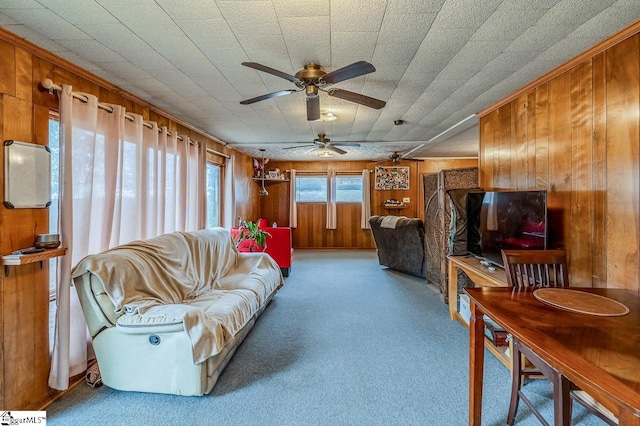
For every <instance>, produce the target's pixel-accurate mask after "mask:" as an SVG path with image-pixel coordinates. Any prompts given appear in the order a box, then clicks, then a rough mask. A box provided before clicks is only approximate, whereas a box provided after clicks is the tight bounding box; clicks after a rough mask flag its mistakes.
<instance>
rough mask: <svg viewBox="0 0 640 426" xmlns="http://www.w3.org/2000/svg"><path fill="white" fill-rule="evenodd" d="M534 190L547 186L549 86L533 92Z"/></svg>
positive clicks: (545, 85) (546, 85) (546, 84)
mask: <svg viewBox="0 0 640 426" xmlns="http://www.w3.org/2000/svg"><path fill="white" fill-rule="evenodd" d="M535 97H536V104H535V110H534V114H535V122H536V130H535V132H536V133H535V163H536V172H535V185H534V186H533V188H535V189H546V188H547V187H548V186H549V84H548V83H545V84H543V85H542V86H540V87H538V88H536V90H535Z"/></svg>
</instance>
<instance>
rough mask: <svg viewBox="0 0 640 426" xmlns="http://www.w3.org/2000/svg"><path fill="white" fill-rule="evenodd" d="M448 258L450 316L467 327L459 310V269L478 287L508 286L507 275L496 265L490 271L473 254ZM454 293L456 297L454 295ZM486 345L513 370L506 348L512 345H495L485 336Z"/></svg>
mask: <svg viewBox="0 0 640 426" xmlns="http://www.w3.org/2000/svg"><path fill="white" fill-rule="evenodd" d="M447 259H448V261H449V283H448V287H447V294H448V295H449V316H450V317H451V319H452V320H458V321H460V322H461V323H462V324H463V325H464V326H465V327H469V324H467V322H466V321H465V320H464V319H463V318H462V316H461V315H460V313H459V312H458V269H460V270H461V271H464V273H465V274H467V276H468V277H469V278H470V279H471V281H473V283H474V284H475V286H476V287H507V277H506V275H505V274H504V269H502V268H498V267H496V269H495V271H490V270H489V268H488V267H486V266H484V265H481V264H480V260H479V259H476V258H475V257H472V256H470V257H466V256H447ZM454 295H455V297H452V296H454ZM484 346H485V347H486V348H487V349H488V350H489V352H491V353H492V354H494V355H495V356H496V358H498V359H499V360H500V362H502V363H503V364H504V365H505V366H506V367H507V368H508V369H509V370H511V359H510V358H509V356H508V355H507V354H506V349H507V348H508V347H511V345H509V346H494V345H493V343H492V342H491V340H489V339H488V338H486V337H485V339H484Z"/></svg>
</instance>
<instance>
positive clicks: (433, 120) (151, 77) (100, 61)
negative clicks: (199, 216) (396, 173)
mask: <svg viewBox="0 0 640 426" xmlns="http://www.w3.org/2000/svg"><path fill="white" fill-rule="evenodd" d="M639 18H640V0H618V1H615V0H504V1H502V0H266V1H264V0H249V1H245V0H231V1H227V0H216V1H213V0H156V1H153V0H0V25H1V26H2V27H3V28H5V29H7V30H9V31H11V32H13V33H16V34H18V35H20V36H22V37H24V38H26V39H27V40H29V41H32V42H33V43H35V44H37V45H40V46H42V47H44V48H45V49H47V50H49V51H51V52H53V53H55V54H57V55H59V56H61V57H63V58H65V59H67V60H69V61H71V62H73V63H75V64H77V65H79V66H81V67H82V68H85V69H87V70H89V71H91V72H93V73H94V74H96V75H98V76H100V77H102V78H104V79H106V80H108V81H110V82H112V83H114V84H116V85H118V86H120V87H121V88H122V89H124V90H126V91H128V92H130V93H133V94H135V95H137V96H139V97H140V98H142V99H145V100H147V101H148V102H150V103H152V104H154V105H156V106H158V107H160V108H163V109H165V110H167V111H168V112H170V113H172V114H174V115H176V116H179V117H181V118H183V119H184V120H186V121H188V122H190V123H192V124H194V125H195V126H197V127H199V128H201V129H203V130H205V131H206V132H208V133H210V134H212V135H214V136H216V137H218V138H219V139H221V140H222V141H224V142H226V143H229V144H230V145H231V146H235V147H237V148H238V149H240V150H242V151H244V152H247V153H249V154H251V155H257V153H258V152H259V151H258V149H260V148H264V149H266V150H267V151H266V155H267V156H268V157H269V158H272V159H283V160H284V159H295V160H305V159H309V160H311V159H316V158H317V157H316V156H315V153H307V154H303V153H304V152H305V151H306V150H305V149H287V150H283V149H281V148H282V147H285V146H295V145H300V144H309V145H310V144H311V143H312V141H313V139H314V138H316V137H317V135H318V134H319V133H326V134H327V135H328V136H329V137H330V138H331V139H332V140H333V141H334V142H337V141H357V142H360V143H361V144H362V147H360V148H345V150H347V151H348V152H349V153H348V154H346V155H338V154H336V155H334V157H332V159H334V160H335V159H340V160H355V159H383V158H386V157H387V156H388V155H389V154H390V153H391V152H393V151H400V152H406V151H409V150H411V149H413V148H416V147H418V146H421V145H422V146H421V147H420V148H419V149H417V150H416V151H415V152H413V153H412V156H445V157H451V156H476V155H477V149H478V147H477V145H478V140H477V132H478V131H477V126H475V127H471V128H470V129H468V130H465V131H464V136H463V137H458V138H457V139H454V140H451V139H449V140H444V141H442V140H441V139H442V138H436V140H435V141H432V139H434V138H435V137H436V136H437V135H439V134H441V133H442V132H443V131H445V130H447V129H449V128H451V127H452V126H454V125H455V124H456V123H459V122H461V121H462V120H464V119H466V118H467V117H469V116H471V115H473V114H475V113H476V112H477V111H480V110H482V109H484V108H485V107H487V106H489V105H491V104H492V103H494V102H496V101H498V100H499V99H501V98H503V97H505V96H506V95H508V94H510V93H512V92H513V91H515V90H517V89H519V88H520V87H522V86H524V85H525V84H527V83H529V82H530V81H532V80H533V79H535V78H537V77H539V76H540V75H543V74H544V73H546V72H547V71H549V70H551V69H553V68H555V67H557V66H558V65H561V64H562V63H564V62H566V61H567V60H569V59H571V58H572V57H574V56H576V55H577V54H579V53H580V52H582V51H584V50H585V49H587V48H589V47H591V46H593V45H594V44H596V43H598V42H599V41H601V40H602V39H604V38H606V37H607V36H609V35H611V34H613V33H615V32H617V31H619V30H620V29H622V28H624V27H625V26H627V25H629V24H631V23H633V22H635V21H636V20H638V19H639ZM360 60H364V61H368V62H370V63H372V64H373V65H374V66H375V67H376V69H377V70H376V72H374V73H371V74H368V75H366V76H361V77H358V78H354V79H351V80H347V81H343V82H340V83H337V84H336V85H335V86H334V87H336V88H341V89H346V90H351V91H354V92H358V93H362V94H364V95H367V96H371V97H374V98H378V99H382V100H384V101H386V102H387V105H386V106H385V107H384V108H383V109H381V110H375V109H371V108H368V107H365V106H360V105H358V104H354V103H351V102H347V101H344V100H340V99H336V98H334V97H329V96H327V95H326V94H321V95H320V96H321V98H320V104H321V109H322V110H323V111H331V112H333V113H334V114H335V115H337V116H338V120H337V121H333V122H331V123H320V122H309V121H307V120H306V108H305V100H304V95H303V94H302V93H294V94H291V95H288V96H282V97H279V98H276V99H269V100H265V101H261V102H257V103H254V104H252V105H240V103H239V102H240V101H241V100H243V99H247V98H252V97H256V96H260V95H263V94H266V93H270V92H274V91H278V90H285V89H295V86H294V85H293V83H291V82H289V81H287V80H284V79H281V78H278V77H275V76H273V75H270V74H266V73H264V72H259V71H255V70H253V69H250V68H247V67H244V66H242V65H240V63H241V62H243V61H251V62H258V63H261V64H264V65H266V66H269V67H271V68H275V69H278V70H281V71H283V72H285V73H288V74H295V73H296V72H297V71H299V70H301V69H302V68H303V67H304V65H305V64H307V63H310V62H314V63H318V64H320V65H322V66H323V68H324V70H325V71H327V72H329V71H332V70H335V69H338V68H341V67H344V66H346V65H349V64H351V63H353V62H356V61H360ZM56 83H58V84H60V83H64V82H56ZM398 119H402V120H404V122H405V123H404V124H403V125H401V126H396V125H394V120H398ZM467 127H468V126H466V127H465V128H467ZM430 141H431V142H430Z"/></svg>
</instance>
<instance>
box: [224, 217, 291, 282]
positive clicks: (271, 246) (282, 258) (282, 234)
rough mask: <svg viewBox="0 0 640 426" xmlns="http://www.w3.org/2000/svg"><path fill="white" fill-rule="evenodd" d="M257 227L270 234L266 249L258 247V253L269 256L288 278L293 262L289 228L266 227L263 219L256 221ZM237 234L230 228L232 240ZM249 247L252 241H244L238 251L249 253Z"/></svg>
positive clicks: (236, 230)
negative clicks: (261, 252)
mask: <svg viewBox="0 0 640 426" xmlns="http://www.w3.org/2000/svg"><path fill="white" fill-rule="evenodd" d="M258 227H259V228H260V229H263V230H264V231H265V232H268V233H269V234H270V236H267V248H266V249H264V248H262V247H260V249H259V251H264V252H266V253H267V254H268V255H270V256H271V257H272V258H273V260H275V261H276V263H277V264H278V266H280V269H281V270H282V275H283V276H285V277H288V276H289V271H290V270H291V263H292V261H293V237H292V232H291V228H289V227H285V226H278V227H272V226H267V221H266V220H265V219H260V220H259V221H258ZM237 234H238V228H232V229H231V236H233V238H234V240H235V238H236V235H237ZM251 245H252V241H250V240H244V241H242V242H241V243H240V245H239V246H238V250H239V251H241V252H248V251H251V249H250V247H251ZM254 251H255V249H254Z"/></svg>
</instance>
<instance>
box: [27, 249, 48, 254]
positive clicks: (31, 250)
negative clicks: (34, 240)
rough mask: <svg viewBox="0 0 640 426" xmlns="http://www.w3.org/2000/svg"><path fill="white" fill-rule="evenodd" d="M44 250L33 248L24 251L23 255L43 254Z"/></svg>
mask: <svg viewBox="0 0 640 426" xmlns="http://www.w3.org/2000/svg"><path fill="white" fill-rule="evenodd" d="M43 251H44V249H43V248H32V249H27V250H23V251H22V254H34V253H41V252H43Z"/></svg>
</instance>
